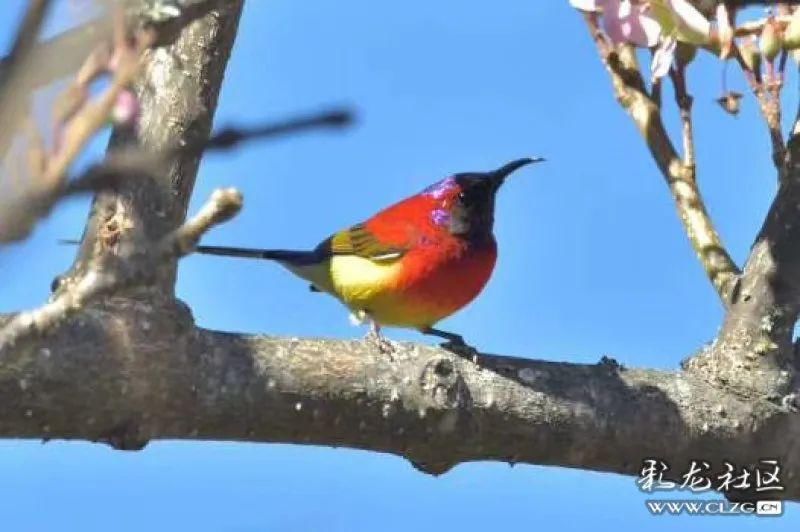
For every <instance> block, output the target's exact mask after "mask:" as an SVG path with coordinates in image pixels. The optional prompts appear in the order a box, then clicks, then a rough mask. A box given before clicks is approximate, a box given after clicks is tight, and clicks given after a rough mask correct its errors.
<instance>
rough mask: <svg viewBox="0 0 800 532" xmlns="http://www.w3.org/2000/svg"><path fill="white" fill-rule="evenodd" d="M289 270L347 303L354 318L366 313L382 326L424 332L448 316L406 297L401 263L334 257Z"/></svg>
mask: <svg viewBox="0 0 800 532" xmlns="http://www.w3.org/2000/svg"><path fill="white" fill-rule="evenodd" d="M285 266H286V267H287V268H289V269H290V270H292V271H293V272H294V273H296V274H297V275H299V276H300V277H303V278H304V279H307V280H308V281H310V282H311V283H312V284H314V286H316V287H317V288H318V289H320V290H322V291H324V292H327V293H329V294H331V295H333V296H334V297H336V298H337V299H339V300H340V301H341V302H342V303H344V304H345V305H346V306H347V307H348V308H349V309H350V310H351V311H352V312H353V313H354V314H355V315H357V316H358V315H361V314H364V313H366V314H367V315H368V316H369V317H370V318H371V319H373V320H375V321H376V322H378V323H380V324H381V325H389V326H395V327H409V328H415V329H420V328H425V327H429V326H431V325H433V324H434V323H436V322H437V321H439V320H440V319H442V318H443V317H445V315H446V313H444V314H443V313H442V312H441V311H440V310H439V309H436V308H434V307H432V306H431V305H426V304H423V303H422V302H420V301H414V300H413V298H409V297H404V296H405V295H406V294H404V293H403V291H402V290H401V289H400V287H399V286H398V283H397V281H398V279H399V275H400V268H401V264H400V261H398V260H394V261H386V262H380V261H373V260H369V259H365V258H362V257H358V256H355V255H334V256H333V257H331V258H330V259H328V260H326V261H323V262H321V263H319V264H314V265H310V266H300V267H298V266H290V265H286V264H285Z"/></svg>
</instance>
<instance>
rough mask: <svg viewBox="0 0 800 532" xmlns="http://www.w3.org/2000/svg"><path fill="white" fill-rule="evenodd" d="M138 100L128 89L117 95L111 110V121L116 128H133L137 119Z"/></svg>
mask: <svg viewBox="0 0 800 532" xmlns="http://www.w3.org/2000/svg"><path fill="white" fill-rule="evenodd" d="M139 111H140V106H139V99H138V98H137V97H136V95H135V94H134V93H133V91H132V90H130V89H124V90H123V91H121V92H120V93H119V94H118V95H117V99H116V101H115V102H114V107H113V108H112V109H111V121H112V122H113V123H114V124H116V125H118V126H128V127H130V126H133V125H135V124H136V121H137V120H138V118H139Z"/></svg>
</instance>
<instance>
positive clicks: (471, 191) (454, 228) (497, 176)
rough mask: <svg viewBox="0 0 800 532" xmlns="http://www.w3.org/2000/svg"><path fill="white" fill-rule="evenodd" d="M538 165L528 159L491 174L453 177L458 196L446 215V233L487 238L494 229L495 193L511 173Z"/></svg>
mask: <svg viewBox="0 0 800 532" xmlns="http://www.w3.org/2000/svg"><path fill="white" fill-rule="evenodd" d="M541 161H544V159H542V158H533V159H532V158H529V157H528V158H525V159H517V160H516V161H511V162H510V163H508V164H506V165H503V166H501V167H500V168H498V169H497V170H494V171H492V172H469V173H463V174H456V175H454V176H453V178H454V179H455V182H456V184H457V185H458V188H459V193H458V197H457V200H456V203H455V204H454V205H453V208H452V210H451V213H450V214H451V218H450V231H451V232H452V233H453V234H456V235H461V236H464V237H467V238H470V239H482V238H486V237H488V236H490V235H491V234H492V226H493V225H494V198H495V195H496V194H497V191H498V190H500V187H501V186H503V183H505V180H506V178H507V177H508V176H509V175H511V173H513V172H514V171H515V170H518V169H520V168H522V167H523V166H526V165H529V164H532V163H538V162H541Z"/></svg>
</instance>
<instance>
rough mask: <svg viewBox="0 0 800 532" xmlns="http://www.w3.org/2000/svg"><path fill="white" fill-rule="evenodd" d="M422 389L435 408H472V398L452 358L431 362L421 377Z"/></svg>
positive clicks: (436, 359)
mask: <svg viewBox="0 0 800 532" xmlns="http://www.w3.org/2000/svg"><path fill="white" fill-rule="evenodd" d="M419 384H420V388H422V391H423V393H424V394H425V396H426V397H428V398H430V399H431V400H432V401H433V405H432V406H433V407H434V408H441V409H449V408H456V409H466V408H469V407H470V406H472V396H471V394H470V392H469V388H468V387H467V383H466V382H465V381H464V377H462V376H461V372H460V371H459V370H458V369H457V367H456V365H455V364H454V363H453V361H452V360H451V359H450V358H447V357H437V358H433V359H431V360H429V361H428V362H427V363H426V364H425V367H424V368H423V369H422V375H420V381H419Z"/></svg>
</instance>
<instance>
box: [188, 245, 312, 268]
mask: <svg viewBox="0 0 800 532" xmlns="http://www.w3.org/2000/svg"><path fill="white" fill-rule="evenodd" d="M195 251H196V252H197V253H203V254H204V255H221V256H224V257H241V258H245V259H266V260H277V261H281V262H287V263H289V264H297V265H302V264H311V263H314V262H316V261H317V254H316V253H315V252H313V251H292V250H288V249H255V248H231V247H226V246H197V247H196V248H195Z"/></svg>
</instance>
